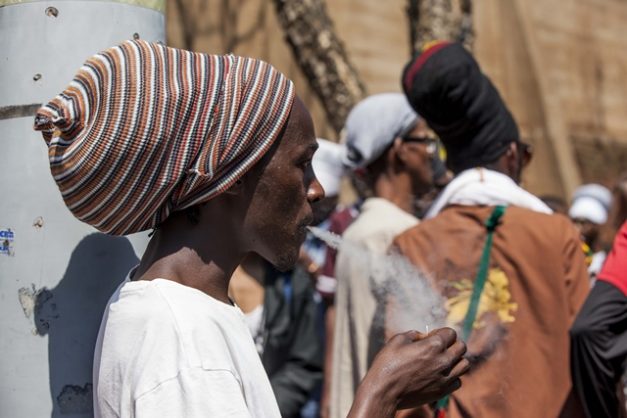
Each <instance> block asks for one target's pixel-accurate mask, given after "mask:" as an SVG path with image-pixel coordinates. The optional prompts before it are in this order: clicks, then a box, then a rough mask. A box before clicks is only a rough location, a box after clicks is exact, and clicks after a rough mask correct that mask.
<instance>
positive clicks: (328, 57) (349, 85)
mask: <svg viewBox="0 0 627 418" xmlns="http://www.w3.org/2000/svg"><path fill="white" fill-rule="evenodd" d="M274 4H275V6H276V11H277V15H278V19H279V22H280V24H281V25H282V27H283V30H284V32H285V37H286V40H287V42H288V44H289V45H290V46H291V48H292V52H293V54H294V56H295V58H296V61H297V62H298V65H299V66H300V68H301V70H302V71H303V72H304V73H305V75H306V77H307V79H308V80H309V83H310V85H311V87H312V89H313V90H314V91H315V92H316V94H317V95H318V97H319V98H320V100H321V101H322V104H323V107H324V109H325V112H326V116H327V119H328V120H329V123H330V124H331V126H332V127H333V128H334V129H335V131H336V132H338V133H339V132H340V131H341V130H342V128H343V126H344V122H345V120H346V117H347V116H348V113H349V112H350V110H351V109H352V107H353V106H354V105H355V104H356V103H357V101H359V100H360V99H361V98H363V97H364V96H365V94H366V87H365V86H364V83H363V82H362V81H361V80H360V78H359V74H358V73H357V70H356V69H355V67H354V66H353V65H352V64H351V62H350V60H349V59H348V54H347V53H346V50H345V49H344V45H343V44H342V42H341V41H340V39H339V38H338V36H337V34H336V33H335V30H334V28H333V22H332V21H331V19H330V18H329V16H328V14H327V11H326V7H325V2H324V0H274Z"/></svg>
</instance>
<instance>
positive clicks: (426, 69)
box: [402, 41, 520, 173]
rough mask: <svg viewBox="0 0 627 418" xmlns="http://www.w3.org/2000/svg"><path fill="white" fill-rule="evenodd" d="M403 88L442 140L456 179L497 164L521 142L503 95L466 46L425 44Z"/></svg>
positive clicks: (409, 68) (406, 74)
mask: <svg viewBox="0 0 627 418" xmlns="http://www.w3.org/2000/svg"><path fill="white" fill-rule="evenodd" d="M402 83H403V89H404V91H405V94H406V95H407V97H408V99H409V102H410V103H411V105H412V106H413V108H414V109H415V110H416V111H417V112H418V113H419V114H420V115H421V116H422V117H423V118H424V119H425V120H426V121H427V123H428V124H429V126H430V127H431V128H432V129H433V130H434V131H435V132H436V133H437V134H438V136H439V137H440V140H441V141H442V143H443V144H444V147H445V148H446V151H447V165H448V166H449V167H450V168H451V169H452V170H453V171H454V172H456V173H458V172H460V171H463V170H465V169H468V168H473V167H479V166H483V165H486V164H489V163H492V162H494V161H496V160H497V159H498V158H499V157H500V156H501V155H503V153H504V152H505V151H506V150H507V148H508V146H509V144H510V143H511V142H512V141H519V140H520V138H519V134H518V126H517V125H516V122H515V121H514V118H513V117H512V115H511V113H510V112H509V110H508V109H507V106H506V105H505V103H504V102H503V100H502V99H501V96H500V95H499V93H498V91H497V90H496V88H495V87H494V85H492V83H491V82H490V80H489V79H488V77H486V76H485V75H484V74H483V73H482V72H481V69H480V68H479V65H478V64H477V62H476V61H475V59H474V58H473V57H472V55H471V54H470V53H469V52H468V51H466V49H465V48H464V47H463V46H462V45H461V44H457V43H451V42H444V41H437V42H432V43H429V44H426V45H425V47H424V48H423V49H422V51H420V52H419V53H417V54H416V55H415V56H414V58H413V59H412V60H411V61H410V62H409V63H408V64H407V66H406V67H405V70H404V71H403V79H402Z"/></svg>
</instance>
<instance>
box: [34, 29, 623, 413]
mask: <svg viewBox="0 0 627 418" xmlns="http://www.w3.org/2000/svg"><path fill="white" fill-rule="evenodd" d="M181 75H185V77H182V76H181ZM399 75H400V79H401V84H402V89H403V92H402V93H384V94H376V95H372V96H370V97H367V98H365V99H364V100H362V101H361V102H359V103H358V104H357V105H356V106H355V107H354V108H353V109H352V111H351V112H350V114H349V115H348V118H347V120H346V124H345V129H344V133H343V137H342V140H341V141H340V143H339V144H338V143H333V142H331V141H327V140H324V139H320V138H319V139H315V135H314V127H313V123H312V120H311V117H310V116H309V113H308V111H307V109H306V108H305V106H304V105H303V104H302V102H301V101H300V100H299V99H298V97H297V96H296V95H295V93H294V86H293V85H292V83H291V81H289V80H288V79H286V78H285V77H284V76H283V75H282V74H280V73H279V72H278V71H276V70H275V69H274V68H272V67H271V66H270V65H268V64H266V63H264V62H262V61H259V60H254V59H249V58H241V57H236V56H233V55H228V56H215V55H206V54H199V53H192V52H189V51H182V50H177V49H173V48H168V47H165V46H163V45H159V44H150V43H147V42H144V41H129V42H126V43H124V44H122V45H120V46H118V47H114V48H111V49H109V50H107V51H103V52H101V53H100V54H98V55H96V56H94V57H92V58H91V59H90V60H88V61H87V62H86V64H85V65H84V66H83V67H82V68H81V69H80V70H79V72H78V74H77V75H76V77H75V79H74V81H73V82H72V84H71V85H70V86H69V87H68V88H67V89H66V90H65V91H64V92H63V93H61V94H60V95H59V96H57V97H56V98H54V99H53V100H52V101H51V102H50V103H48V104H47V105H45V106H44V107H42V108H41V109H40V110H39V112H38V114H37V116H36V119H35V129H38V130H41V131H42V132H43V135H44V138H45V140H46V144H47V145H48V147H49V156H50V165H51V170H52V173H53V176H54V178H55V181H56V182H57V184H58V186H59V189H60V191H61V193H62V196H63V198H64V200H65V202H66V204H67V206H68V208H69V209H70V210H71V211H72V212H73V213H74V215H75V216H76V217H77V218H79V219H81V220H83V221H85V222H87V223H89V224H91V225H93V226H95V227H96V228H98V229H99V230H101V231H103V232H105V233H111V234H118V235H120V234H128V233H133V232H138V231H142V230H149V229H152V230H153V235H152V238H151V241H150V244H149V246H148V249H147V250H146V253H145V254H144V256H143V257H142V260H141V262H140V264H139V265H138V266H137V267H136V268H135V269H134V270H133V271H131V272H130V273H129V276H128V278H127V279H126V280H125V281H124V283H122V284H121V285H120V287H119V288H118V290H117V291H116V293H115V294H114V295H113V296H112V298H111V300H110V302H109V304H108V306H107V309H106V311H105V314H104V318H103V322H102V326H101V329H100V334H99V336H98V342H97V348H96V353H95V360H94V408H95V415H96V416H97V417H131V416H134V417H157V416H164V417H165V416H167V417H201V416H203V417H204V416H211V417H213V416H215V417H222V416H225V417H226V416H229V417H231V416H234V417H247V416H253V417H277V416H282V417H286V418H290V417H311V418H313V417H322V418H329V417H331V418H339V417H342V418H343V417H347V416H348V417H373V418H377V417H393V416H396V417H434V416H435V417H438V418H442V417H454V418H465V417H481V418H484V417H487V418H490V417H495V418H496V417H514V418H515V417H540V416H542V417H555V418H557V417H580V416H581V417H587V418H591V417H594V418H597V417H619V416H627V413H626V411H625V399H624V395H623V383H622V376H623V374H624V371H625V370H624V369H625V366H626V361H627V332H626V331H627V176H625V177H622V178H619V179H617V182H616V184H615V186H614V188H613V189H611V190H610V189H607V188H606V187H604V186H602V185H599V184H587V185H583V186H582V187H581V188H579V189H578V190H577V191H576V193H575V194H574V195H573V197H572V204H571V205H570V206H569V207H568V205H565V204H564V203H563V202H560V201H559V199H556V198H552V197H544V198H539V197H536V196H534V195H533V194H531V193H530V192H528V191H526V190H524V189H523V188H522V187H521V186H520V183H521V180H522V178H523V173H524V169H525V167H527V165H528V163H529V162H530V160H531V158H532V155H533V154H532V147H531V146H530V145H529V144H527V143H525V142H524V141H523V140H522V139H521V137H520V134H519V131H518V126H517V124H516V121H515V120H514V118H513V116H512V115H511V113H510V112H509V110H508V108H507V106H506V104H505V103H504V101H503V100H502V99H501V97H500V95H499V93H498V91H497V90H496V88H495V87H494V85H493V84H492V83H491V81H490V80H489V78H488V77H487V76H486V75H484V74H483V73H482V71H481V69H480V67H479V65H478V64H477V62H476V61H475V59H474V58H473V56H472V55H471V54H470V53H469V52H468V51H466V49H464V48H463V47H462V46H461V45H459V44H457V43H450V42H436V43H431V44H429V45H427V46H425V47H424V48H423V50H421V51H419V53H417V54H416V55H415V57H414V58H413V59H412V60H411V61H410V62H409V63H408V64H407V66H406V67H405V69H404V70H403V71H402V74H400V71H399ZM140 92H141V94H140ZM136 93H137V94H136ZM349 183H350V184H352V186H353V189H354V190H355V191H356V194H357V196H358V197H357V199H356V200H355V201H354V202H351V203H350V204H339V200H340V195H341V193H342V191H343V190H345V189H346V188H347V187H348V184H349ZM310 225H311V226H315V227H316V231H318V232H317V233H315V234H314V233H313V232H308V230H307V226H310ZM320 231H326V232H329V233H331V234H333V235H329V236H330V237H332V238H333V237H335V236H341V237H342V241H341V244H339V247H337V248H335V247H336V246H332V245H329V244H328V242H327V241H325V240H323V239H322V238H323V237H324V233H322V234H321V233H320ZM333 239H334V238H333ZM333 239H332V240H331V241H333ZM612 240H613V241H612ZM338 242H339V241H336V244H337V243H338ZM355 248H358V249H359V252H358V253H356V252H355V251H353V249H355ZM390 254H394V255H395V256H398V257H402V259H403V260H405V261H406V262H407V264H408V265H409V266H411V269H412V271H413V272H415V274H413V275H411V276H410V277H403V278H402V279H403V280H408V281H416V282H418V281H421V283H422V282H424V284H425V285H426V286H428V287H429V288H430V289H432V290H433V292H434V293H435V294H437V295H438V298H439V299H437V300H438V301H441V304H440V305H441V306H438V307H435V308H438V309H440V310H441V312H442V315H441V323H438V324H435V325H437V328H436V329H406V328H403V327H404V325H399V324H400V323H402V322H399V321H395V320H394V319H395V318H397V317H399V316H403V315H407V313H408V312H411V313H412V314H413V312H414V311H413V310H411V307H410V306H408V299H409V301H410V302H409V303H410V304H411V303H413V302H412V300H416V299H412V298H411V297H409V298H407V297H403V295H400V294H399V293H398V292H393V291H390V286H388V285H387V284H388V283H389V282H390V281H391V280H392V279H394V278H392V277H389V275H390V271H389V270H386V269H385V268H382V267H381V260H382V259H384V258H385V257H386V256H389V255H390ZM404 296H407V295H404ZM415 303H418V302H415ZM435 308H434V309H435ZM434 315H435V314H434ZM436 316H437V315H436ZM443 326H444V327H443Z"/></svg>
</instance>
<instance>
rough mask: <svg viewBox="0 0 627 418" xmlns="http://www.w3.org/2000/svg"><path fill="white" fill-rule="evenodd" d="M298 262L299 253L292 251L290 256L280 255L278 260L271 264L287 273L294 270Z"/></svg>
mask: <svg viewBox="0 0 627 418" xmlns="http://www.w3.org/2000/svg"><path fill="white" fill-rule="evenodd" d="M297 261H298V251H292V252H291V253H290V254H281V255H279V257H278V258H277V259H276V260H274V261H270V263H271V264H272V265H273V266H274V268H276V269H277V270H279V271H280V272H283V273H285V272H286V271H290V270H293V269H294V267H295V266H296V262H297Z"/></svg>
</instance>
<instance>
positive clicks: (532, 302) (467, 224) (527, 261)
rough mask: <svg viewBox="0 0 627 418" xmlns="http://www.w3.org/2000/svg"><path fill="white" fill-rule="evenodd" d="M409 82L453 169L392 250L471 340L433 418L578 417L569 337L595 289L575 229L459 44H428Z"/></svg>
mask: <svg viewBox="0 0 627 418" xmlns="http://www.w3.org/2000/svg"><path fill="white" fill-rule="evenodd" d="M403 87H404V89H405V93H406V94H407V96H408V98H409V101H410V103H411V104H412V106H413V107H414V108H415V109H416V111H417V112H419V113H420V114H421V115H423V116H424V117H425V119H426V120H427V122H428V124H429V125H430V127H431V128H432V129H434V130H435V131H436V133H437V134H438V135H439V137H440V139H441V141H442V143H443V144H444V146H445V148H446V150H447V165H448V167H449V168H450V169H451V170H452V171H453V172H454V173H455V178H454V179H453V180H452V181H451V183H450V184H449V185H448V186H447V187H446V188H445V189H444V190H443V192H442V193H441V195H440V196H439V198H438V199H437V200H436V201H435V202H434V204H433V205H432V207H431V209H430V210H429V212H428V213H427V216H426V218H427V219H426V220H425V221H424V222H423V223H421V224H419V225H417V226H416V227H414V228H412V229H410V230H408V231H406V232H404V233H402V234H401V235H400V236H398V237H397V238H396V239H395V241H394V244H393V246H394V247H395V248H396V249H398V251H400V252H401V253H402V254H403V255H404V256H406V257H407V258H408V259H409V260H410V261H411V263H413V264H414V265H416V266H417V267H418V268H419V270H421V271H422V272H424V273H425V275H426V276H427V277H428V279H429V281H430V282H431V283H432V285H433V286H434V287H435V288H436V289H438V290H439V291H440V292H441V293H442V295H443V296H444V299H445V301H446V302H445V312H446V318H445V321H446V322H447V323H448V324H449V326H453V327H456V328H457V329H459V330H460V331H461V333H462V335H463V336H464V338H465V339H466V341H467V344H468V354H467V356H468V358H469V359H470V361H471V364H472V369H471V371H470V372H469V374H467V375H466V377H465V378H463V379H462V388H461V389H459V390H458V391H457V392H455V393H453V394H452V395H451V396H450V398H445V399H442V400H440V401H439V402H438V403H437V404H436V405H435V406H434V408H435V416H436V417H444V416H446V417H452V418H457V417H481V418H492V417H494V418H496V417H499V418H502V417H508V418H517V417H547V418H553V417H559V416H574V415H573V413H575V412H576V411H575V409H574V407H573V406H572V405H573V404H572V400H573V398H572V396H571V393H572V383H571V377H570V372H569V334H568V330H569V327H570V326H571V324H572V323H573V320H574V318H575V316H576V314H577V312H578V310H579V308H580V307H581V305H582V303H583V301H584V299H585V298H586V295H587V293H588V275H587V272H586V264H585V260H584V254H583V252H582V250H581V242H580V240H579V236H578V233H577V231H576V230H575V228H574V227H573V225H572V224H571V223H570V222H569V220H568V219H567V218H566V217H564V216H562V215H554V214H552V212H551V210H550V209H549V208H548V207H547V206H546V205H545V204H544V203H543V202H542V201H540V200H539V199H538V198H537V197H535V196H533V195H532V194H530V193H528V192H527V191H525V190H523V189H522V188H520V187H519V186H518V182H519V181H520V175H521V171H522V169H523V167H524V166H525V165H526V163H527V162H528V161H529V159H530V156H531V154H530V148H529V146H527V145H526V144H524V143H523V142H521V141H520V139H519V135H518V128H517V126H516V122H515V121H514V119H513V117H512V116H511V114H510V112H509V111H508V109H507V107H506V106H505V104H504V103H503V101H502V100H501V98H500V96H499V94H498V92H497V91H496V89H495V88H494V86H493V85H492V84H491V82H490V80H489V79H488V78H487V77H486V76H485V75H484V74H482V73H481V70H480V69H479V66H478V65H477V63H476V61H475V60H474V59H473V57H472V56H471V55H470V54H469V53H468V52H467V51H466V50H464V48H463V47H462V46H461V45H458V44H454V43H445V42H441V43H436V44H431V45H430V46H429V47H427V48H426V49H425V50H423V51H422V53H421V54H419V55H418V56H416V57H415V58H414V59H413V60H412V61H411V62H410V63H409V64H408V65H407V67H406V68H405V71H404V74H403ZM390 305H391V306H392V308H390V309H391V310H392V312H391V314H392V315H393V314H394V312H393V310H394V306H395V304H394V303H391V304H390ZM396 308H397V309H402V307H399V306H398V304H397V305H396ZM389 331H392V330H389Z"/></svg>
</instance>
